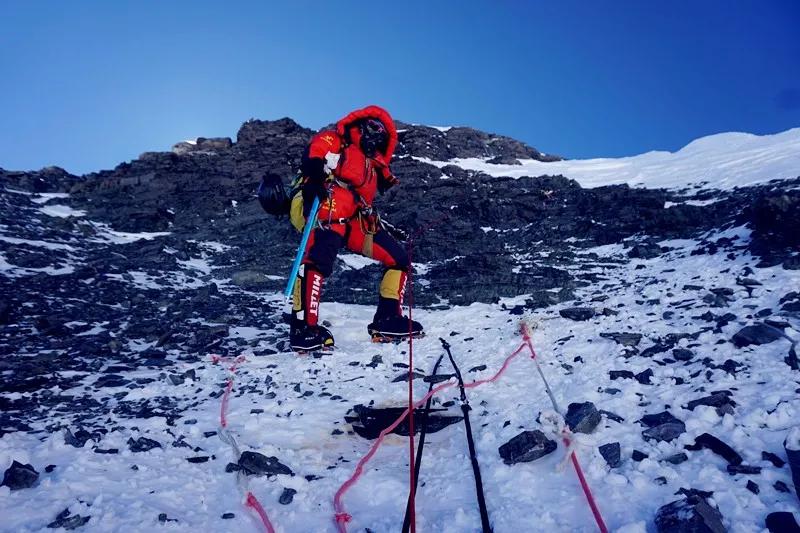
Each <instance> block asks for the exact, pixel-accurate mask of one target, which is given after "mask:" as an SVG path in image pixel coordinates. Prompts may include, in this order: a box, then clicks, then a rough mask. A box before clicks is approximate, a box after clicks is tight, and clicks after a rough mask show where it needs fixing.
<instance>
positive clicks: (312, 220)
mask: <svg viewBox="0 0 800 533" xmlns="http://www.w3.org/2000/svg"><path fill="white" fill-rule="evenodd" d="M317 211H319V198H314V203H313V204H311V211H310V212H309V213H308V219H306V226H305V228H303V238H302V239H300V247H299V248H298V249H297V255H296V256H295V258H294V264H293V265H292V273H291V274H289V280H288V281H287V282H286V290H285V291H283V296H284V300H285V301H286V303H287V304H288V303H290V302H291V299H292V289H293V288H294V282H295V279H297V272H298V271H299V270H300V262H301V261H302V260H303V256H304V255H305V252H306V245H307V244H308V238H309V237H310V236H311V230H312V229H313V228H314V225H315V224H316V223H317Z"/></svg>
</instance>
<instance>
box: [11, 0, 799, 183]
mask: <svg viewBox="0 0 800 533" xmlns="http://www.w3.org/2000/svg"><path fill="white" fill-rule="evenodd" d="M797 28H800V2H794V1H759V2H751V1H736V2H731V1H727V0H726V1H711V0H707V1H700V2H696V1H681V0H678V1H672V2H646V1H619V2H593V1H586V2H575V1H559V2H548V3H544V2H533V1H527V2H526V1H514V2H512V1H494V2H489V1H486V2H475V1H469V0H466V1H453V2H449V1H420V2H417V1H402V2H392V3H388V2H376V1H372V2H366V1H365V2H351V1H347V0H339V1H337V2H311V1H294V2H280V3H278V2H267V1H253V2H219V1H214V2H205V1H192V2H179V1H170V2H163V1H145V0H143V1H137V2H132V1H131V2H122V1H119V2H117V1H114V2H108V1H75V2H57V1H55V0H53V1H33V0H21V1H18V0H4V1H3V2H2V4H0V73H2V77H0V167H3V168H6V169H36V168H41V167H43V166H47V165H59V166H62V167H64V168H66V169H67V170H69V171H71V172H74V173H85V172H90V171H94V170H99V169H103V168H112V167H113V166H115V165H116V164H117V163H119V162H122V161H126V160H130V159H133V158H135V157H137V156H138V155H139V154H140V153H141V152H144V151H152V150H168V149H169V148H170V147H171V145H172V144H174V143H175V142H178V141H180V140H183V139H186V138H192V137H197V136H206V137H213V136H230V137H234V138H235V136H236V132H237V130H238V128H239V126H240V125H241V123H242V122H243V121H245V120H247V119H248V118H251V117H255V118H260V119H276V118H280V117H284V116H290V117H292V118H294V119H295V120H297V121H298V122H299V123H301V124H303V125H304V126H308V127H313V128H318V127H320V126H322V125H325V124H328V123H330V122H333V121H334V120H336V119H338V118H339V117H341V116H342V115H344V114H346V113H347V112H348V111H350V110H351V109H353V108H355V107H361V106H364V105H367V104H371V103H375V104H379V105H383V106H385V107H386V108H387V109H389V111H390V112H391V113H392V114H393V115H394V116H395V117H396V118H398V119H401V120H405V121H407V122H414V123H425V124H432V125H468V126H473V127H476V128H479V129H483V130H487V131H491V132H496V133H501V134H504V135H510V136H512V137H515V138H518V139H521V140H523V141H526V142H528V143H529V144H531V145H532V146H535V147H537V148H538V149H540V150H542V151H545V152H549V153H559V154H562V155H564V156H567V157H570V158H583V157H597V156H622V155H632V154H636V153H641V152H645V151H648V150H655V149H658V150H676V149H679V148H680V147H681V146H683V145H685V144H686V143H688V142H689V141H691V140H692V139H694V138H697V137H700V136H704V135H708V134H712V133H718V132H722V131H747V132H751V133H758V134H765V133H776V132H778V131H783V130H786V129H788V128H791V127H797V126H800V32H798V31H797Z"/></svg>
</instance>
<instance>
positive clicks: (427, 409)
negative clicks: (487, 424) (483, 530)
mask: <svg viewBox="0 0 800 533" xmlns="http://www.w3.org/2000/svg"><path fill="white" fill-rule="evenodd" d="M443 357H444V354H441V355H440V356H439V359H437V360H436V364H435V365H433V372H431V375H432V376H435V375H436V372H437V371H438V370H439V363H441V362H442V358H443ZM433 384H434V381H433V380H431V383H430V385H429V386H428V394H430V392H431V390H432V389H433ZM431 401H433V396H431V397H430V398H428V401H427V402H425V410H424V411H422V420H421V421H422V427H421V428H420V431H419V445H418V446H417V460H416V461H414V489H415V490H414V492H415V493H416V488H417V485H418V484H419V470H420V468H421V467H422V450H423V449H424V448H425V435H426V434H427V432H428V414H429V413H430V410H431ZM410 416H414V415H413V414H411V415H410ZM410 526H411V493H410V492H409V493H408V503H407V504H406V515H405V517H403V533H408V528H409V527H410Z"/></svg>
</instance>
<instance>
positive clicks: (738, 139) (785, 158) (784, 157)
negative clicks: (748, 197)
mask: <svg viewBox="0 0 800 533" xmlns="http://www.w3.org/2000/svg"><path fill="white" fill-rule="evenodd" d="M420 160H421V161H425V162H430V163H431V164H434V165H436V166H440V167H441V166H445V165H447V164H455V165H457V166H459V167H461V168H465V169H470V170H475V171H481V172H485V173H487V174H490V175H492V176H511V177H521V176H539V175H542V174H551V175H553V174H561V175H563V176H566V177H567V178H571V179H574V180H576V181H577V182H578V183H580V184H581V186H582V187H599V186H602V185H619V184H627V185H630V186H632V187H649V188H670V189H683V188H693V189H722V190H728V189H732V188H734V187H747V186H750V185H756V184H759V183H764V182H766V181H769V180H774V179H786V178H795V177H797V172H798V169H799V168H800V128H794V129H791V130H787V131H784V132H781V133H777V134H775V135H761V136H759V135H752V134H749V133H721V134H718V135H710V136H708V137H703V138H701V139H697V140H695V141H693V142H691V143H689V144H687V145H686V146H684V147H683V148H681V149H680V150H678V151H677V152H674V153H673V152H648V153H646V154H641V155H637V156H633V157H622V158H616V159H611V158H600V159H583V160H570V161H566V160H564V161H552V162H542V161H538V160H536V159H520V160H518V161H512V162H511V163H510V164H499V163H492V162H491V159H480V158H465V159H462V158H456V159H453V160H451V161H450V162H434V161H429V160H427V159H426V158H420Z"/></svg>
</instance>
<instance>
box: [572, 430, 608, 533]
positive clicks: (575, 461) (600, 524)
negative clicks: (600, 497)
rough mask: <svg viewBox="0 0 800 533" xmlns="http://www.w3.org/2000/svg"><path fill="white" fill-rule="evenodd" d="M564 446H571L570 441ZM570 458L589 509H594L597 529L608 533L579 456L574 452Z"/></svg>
mask: <svg viewBox="0 0 800 533" xmlns="http://www.w3.org/2000/svg"><path fill="white" fill-rule="evenodd" d="M564 444H566V445H567V446H569V444H570V441H569V439H564ZM570 458H571V459H572V466H574V467H575V473H576V474H578V480H579V481H580V482H581V488H582V489H583V494H584V496H586V501H587V502H589V507H591V509H592V514H593V515H594V520H595V522H597V527H598V528H599V529H600V531H601V532H602V533H608V528H607V527H606V523H605V521H603V515H601V514H600V508H599V507H598V506H597V502H596V501H595V500H594V496H593V495H592V489H591V488H589V483H587V482H586V478H585V477H584V476H583V469H582V468H581V464H580V463H579V462H578V456H577V455H575V452H574V451H573V452H572V454H571V456H570Z"/></svg>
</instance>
